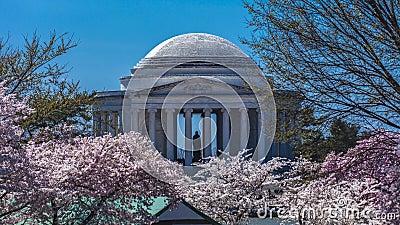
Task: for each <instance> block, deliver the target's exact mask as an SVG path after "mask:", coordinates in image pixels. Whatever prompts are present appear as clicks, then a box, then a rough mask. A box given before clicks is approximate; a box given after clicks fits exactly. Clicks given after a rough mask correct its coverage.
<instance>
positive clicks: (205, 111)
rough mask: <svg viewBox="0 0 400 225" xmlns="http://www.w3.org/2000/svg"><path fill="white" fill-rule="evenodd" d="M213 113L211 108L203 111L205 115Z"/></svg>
mask: <svg viewBox="0 0 400 225" xmlns="http://www.w3.org/2000/svg"><path fill="white" fill-rule="evenodd" d="M212 111H213V109H211V108H205V109H203V112H204V113H211V112H212Z"/></svg>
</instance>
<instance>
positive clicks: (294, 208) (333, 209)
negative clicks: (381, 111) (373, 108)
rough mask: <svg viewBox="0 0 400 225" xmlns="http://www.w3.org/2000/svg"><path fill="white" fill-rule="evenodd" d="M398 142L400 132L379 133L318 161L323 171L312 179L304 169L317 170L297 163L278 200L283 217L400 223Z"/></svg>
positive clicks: (305, 220) (304, 221)
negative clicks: (304, 174) (304, 172)
mask: <svg viewBox="0 0 400 225" xmlns="http://www.w3.org/2000/svg"><path fill="white" fill-rule="evenodd" d="M398 140H399V135H397V134H393V133H390V132H382V131H379V132H378V133H377V134H375V135H373V136H372V137H370V138H368V139H365V140H362V141H359V142H358V144H357V146H356V147H354V148H351V149H349V151H348V152H347V153H345V154H344V153H339V154H334V153H331V154H329V155H328V157H327V158H326V159H325V161H324V163H323V164H321V165H318V164H315V165H316V167H314V168H317V169H316V170H315V172H318V171H319V172H318V173H319V174H318V176H317V177H314V178H313V179H307V178H305V177H304V176H303V175H302V173H299V172H300V171H308V172H310V171H312V170H313V169H312V168H310V167H307V166H306V168H304V166H305V165H307V163H306V164H304V163H298V164H292V166H293V168H292V169H293V170H292V171H291V172H290V173H291V176H290V178H288V179H286V180H285V181H284V182H285V185H283V186H284V192H283V194H282V196H280V198H279V199H280V201H281V204H282V206H283V207H284V209H285V210H283V212H281V213H282V214H283V215H281V216H283V217H285V218H286V219H288V220H292V221H297V222H299V223H300V224H332V223H334V224H359V223H366V224H371V223H372V224H397V223H399V219H400V218H399V217H400V216H399V215H400V214H399V212H400V211H399V205H400V204H399V198H400V196H399V190H400V186H399V184H400V183H399V182H400V177H399V176H400V175H399V174H400V173H399V171H400V170H399V169H400V167H399V163H400V158H399V156H400V154H399V153H400V152H399V147H398ZM311 164H312V163H311ZM308 165H310V164H309V163H308ZM302 167H303V169H302ZM320 167H321V168H320ZM319 168H320V169H319ZM314 174H315V173H314ZM309 177H310V176H309Z"/></svg>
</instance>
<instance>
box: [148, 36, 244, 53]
mask: <svg viewBox="0 0 400 225" xmlns="http://www.w3.org/2000/svg"><path fill="white" fill-rule="evenodd" d="M155 57H183V58H191V57H248V56H247V55H246V54H245V53H244V52H243V51H242V50H241V49H240V48H238V47H237V46H236V45H235V44H233V43H232V42H230V41H228V40H226V39H224V38H221V37H218V36H215V35H212V34H205V33H189V34H182V35H178V36H175V37H172V38H170V39H168V40H165V41H163V42H162V43H161V44H159V45H157V46H156V47H155V48H154V49H153V50H151V51H150V52H149V53H148V54H147V55H146V56H145V57H144V58H155Z"/></svg>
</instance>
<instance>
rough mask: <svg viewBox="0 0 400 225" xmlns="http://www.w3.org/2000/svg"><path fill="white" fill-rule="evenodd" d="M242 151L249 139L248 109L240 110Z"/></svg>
mask: <svg viewBox="0 0 400 225" xmlns="http://www.w3.org/2000/svg"><path fill="white" fill-rule="evenodd" d="M239 111H240V149H245V148H246V147H247V146H246V145H247V137H248V125H247V121H248V116H247V109H246V108H240V109H239Z"/></svg>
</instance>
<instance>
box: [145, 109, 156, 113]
mask: <svg viewBox="0 0 400 225" xmlns="http://www.w3.org/2000/svg"><path fill="white" fill-rule="evenodd" d="M147 112H150V113H156V112H157V109H147Z"/></svg>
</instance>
